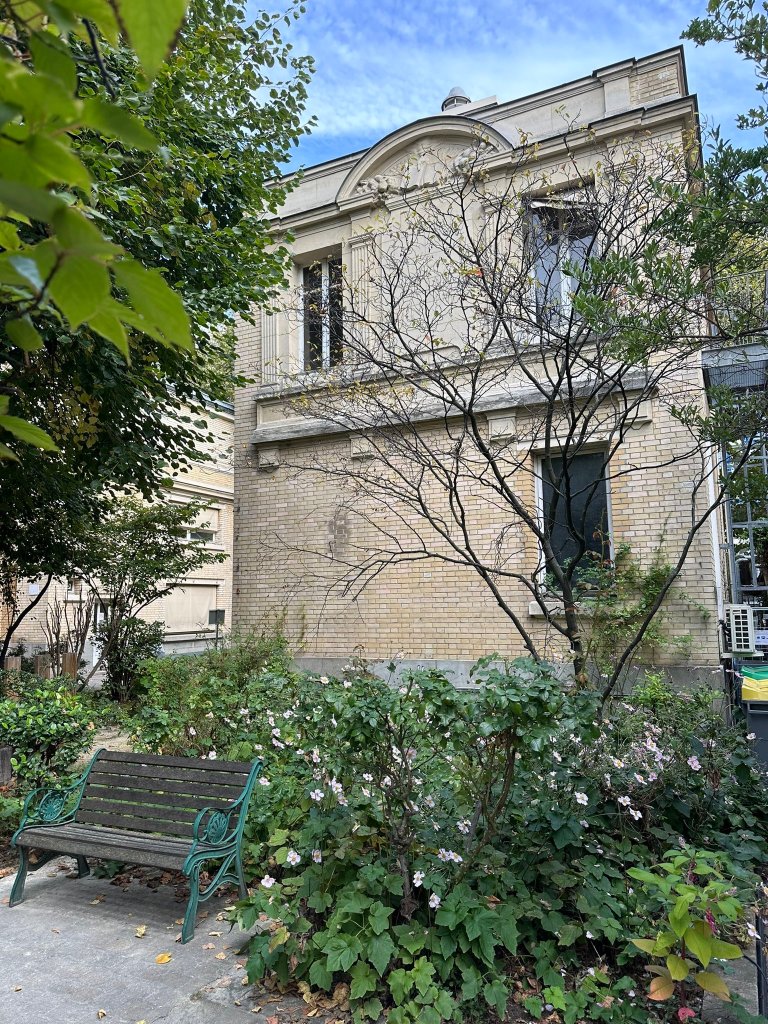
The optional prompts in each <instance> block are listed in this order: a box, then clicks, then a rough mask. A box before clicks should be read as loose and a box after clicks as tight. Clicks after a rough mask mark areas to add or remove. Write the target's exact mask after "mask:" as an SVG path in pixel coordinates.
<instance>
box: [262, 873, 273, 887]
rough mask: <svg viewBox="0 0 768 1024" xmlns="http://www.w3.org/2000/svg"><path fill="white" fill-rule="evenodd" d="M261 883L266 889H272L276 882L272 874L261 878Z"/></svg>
mask: <svg viewBox="0 0 768 1024" xmlns="http://www.w3.org/2000/svg"><path fill="white" fill-rule="evenodd" d="M261 884H262V885H263V886H264V888H265V889H271V888H272V886H273V885H274V884H275V879H274V878H273V877H272V875H264V877H263V878H262V880H261Z"/></svg>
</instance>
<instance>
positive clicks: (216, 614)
mask: <svg viewBox="0 0 768 1024" xmlns="http://www.w3.org/2000/svg"><path fill="white" fill-rule="evenodd" d="M208 625H209V626H215V627H216V639H215V640H214V646H215V647H216V650H218V649H219V626H223V625H224V609H223V608H212V609H211V610H210V611H209V612H208Z"/></svg>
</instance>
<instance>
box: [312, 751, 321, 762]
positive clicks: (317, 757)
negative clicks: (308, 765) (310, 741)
mask: <svg viewBox="0 0 768 1024" xmlns="http://www.w3.org/2000/svg"><path fill="white" fill-rule="evenodd" d="M312 763H313V764H320V751H319V750H318V749H317V747H315V749H314V750H313V751H312Z"/></svg>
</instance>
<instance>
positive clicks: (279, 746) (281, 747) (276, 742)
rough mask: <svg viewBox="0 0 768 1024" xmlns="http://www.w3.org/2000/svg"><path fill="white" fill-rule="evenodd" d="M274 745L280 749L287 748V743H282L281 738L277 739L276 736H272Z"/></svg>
mask: <svg viewBox="0 0 768 1024" xmlns="http://www.w3.org/2000/svg"><path fill="white" fill-rule="evenodd" d="M272 746H273V747H277V749H278V750H285V744H284V743H281V742H280V740H276V739H275V737H274V736H273V737H272Z"/></svg>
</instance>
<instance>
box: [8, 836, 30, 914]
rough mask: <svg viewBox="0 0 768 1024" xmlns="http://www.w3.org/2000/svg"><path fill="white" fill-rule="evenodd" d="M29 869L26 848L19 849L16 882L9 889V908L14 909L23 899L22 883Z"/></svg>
mask: <svg viewBox="0 0 768 1024" xmlns="http://www.w3.org/2000/svg"><path fill="white" fill-rule="evenodd" d="M28 867H29V850H28V849H27V847H26V846H20V847H19V870H18V871H17V872H16V881H15V882H14V883H13V888H12V889H11V896H10V899H9V900H8V906H9V907H15V906H16V904H17V903H21V901H22V900H23V899H24V883H25V882H26V880H27V868H28Z"/></svg>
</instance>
